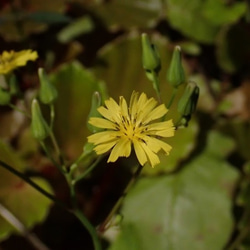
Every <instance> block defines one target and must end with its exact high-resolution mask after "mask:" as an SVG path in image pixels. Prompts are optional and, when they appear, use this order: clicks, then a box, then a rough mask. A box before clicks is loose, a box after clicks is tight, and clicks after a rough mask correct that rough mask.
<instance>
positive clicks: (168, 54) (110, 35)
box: [0, 0, 250, 250]
mask: <svg viewBox="0 0 250 250" xmlns="http://www.w3.org/2000/svg"><path fill="white" fill-rule="evenodd" d="M249 13H250V4H249V2H248V1H243V0H242V1H237V0H232V1H226V0H164V1H161V0H127V1H124V0H109V1H101V0H99V1H98V0H95V1H91V0H90V1H79V0H75V1H68V2H67V3H66V2H65V1H61V0H55V1H49V0H26V1H19V0H17V1H2V2H1V3H0V43H1V48H2V51H4V50H11V49H13V50H22V49H33V50H37V51H38V54H39V59H38V60H37V61H36V62H32V63H31V62H29V63H28V64H27V65H26V66H25V67H22V68H18V69H16V70H15V71H14V72H13V75H11V76H10V75H6V76H4V77H1V78H0V90H1V91H0V99H1V98H2V99H1V100H0V103H1V107H0V137H1V138H0V139H1V140H0V161H2V162H4V163H6V164H7V165H8V166H11V167H12V168H13V169H14V170H16V171H19V173H21V175H22V174H25V175H28V176H30V177H31V178H30V180H33V181H34V183H36V184H37V185H39V186H40V187H41V188H43V189H44V191H47V192H48V193H49V194H52V193H53V192H54V193H55V194H56V197H54V198H58V199H59V200H62V201H66V202H65V203H66V204H65V205H63V206H66V208H69V209H70V211H71V212H72V213H73V214H74V215H76V217H77V218H78V219H79V220H80V221H81V222H82V224H83V225H84V227H85V228H87V229H88V232H87V230H86V233H85V229H84V228H82V229H83V230H82V231H80V230H79V228H78V226H75V224H72V222H71V219H72V218H71V216H72V215H69V217H67V216H65V218H62V217H64V215H63V216H61V215H60V214H59V213H58V214H56V215H55V214H53V212H52V213H51V217H50V218H48V221H47V222H46V223H45V224H43V222H44V220H45V218H47V215H48V213H49V208H50V205H51V204H52V201H51V200H49V199H48V198H46V197H44V196H42V195H41V194H40V193H39V192H37V191H36V190H35V189H34V186H33V187H32V185H29V184H27V183H26V182H25V181H24V180H21V179H20V176H19V177H17V176H15V175H13V173H10V172H8V171H7V170H6V169H4V168H0V205H3V206H4V207H5V208H6V209H7V210H8V211H9V212H10V213H12V214H13V215H14V216H15V217H16V218H17V219H18V220H19V221H20V222H21V223H22V224H23V226H24V228H25V229H26V230H27V231H28V232H31V233H33V228H34V226H35V225H37V224H40V227H39V230H38V231H36V232H37V233H38V237H39V238H40V237H41V238H44V239H46V240H47V242H49V243H48V244H50V243H51V246H50V245H49V246H48V248H51V249H53V248H55V247H54V246H55V245H56V248H58V249H59V248H64V247H65V246H68V245H70V247H71V248H72V249H75V250H78V249H82V248H86V249H91V250H92V248H93V247H92V242H91V243H89V244H88V241H89V242H90V240H89V239H88V237H89V235H91V237H92V240H93V243H94V245H95V248H96V250H97V249H98V250H99V249H100V248H99V246H98V244H99V243H98V242H99V241H98V239H97V233H96V231H95V228H97V229H98V230H99V232H98V233H99V235H101V236H103V237H100V238H101V240H102V243H103V245H104V244H105V249H110V250H126V249H131V250H147V249H149V250H151V249H159V250H165V249H170V250H182V249H183V250H185V249H194V250H196V249H197V250H198V249H202V250H210V249H212V250H222V249H225V250H233V249H237V250H240V249H249V248H250V237H249V223H250V215H249V214H250V206H249V204H250V199H249V197H250V177H249V160H250V154H249V147H250V125H249V124H250V123H249V117H250V111H249V110H250V109H249V107H250V104H249V100H250V87H249V70H248V69H249V67H250V59H249V58H250V35H249V34H250V33H249V20H250V19H249V16H250V15H249ZM143 33H144V34H146V35H144V38H145V37H147V38H148V40H147V42H148V43H147V45H148V44H149V43H150V46H149V47H148V48H152V47H151V43H152V44H153V50H152V51H151V52H153V54H151V52H150V53H146V59H147V60H145V55H144V60H143V53H142V43H141V34H143ZM144 42H145V41H144ZM175 48H181V51H182V57H180V55H179V54H178V57H177V61H178V65H180V64H179V63H181V65H182V66H183V69H182V66H181V72H182V73H183V74H181V75H180V70H177V74H175V72H176V70H175V69H174V70H171V67H170V65H171V58H172V55H173V52H174V51H175ZM178 52H179V51H178ZM144 54H145V53H144ZM158 55H159V57H160V62H161V67H159V66H160V64H159V58H158ZM148 59H149V60H148ZM180 59H181V60H180ZM0 64H1V60H0ZM143 64H144V65H143ZM145 65H147V67H145ZM143 67H144V68H146V69H147V72H145V70H144V69H143ZM38 68H44V70H45V72H46V79H45V78H43V77H41V76H42V75H40V78H41V79H42V80H44V79H45V80H46V81H49V82H51V83H52V84H53V85H51V86H53V87H52V88H54V87H55V88H56V92H57V94H58V97H57V98H56V99H55V97H56V94H55V91H54V90H52V91H51V89H50V88H46V89H45V91H44V89H43V91H42V92H43V94H44V93H45V99H44V98H42V99H44V100H45V101H44V100H43V101H44V103H49V104H50V105H44V104H41V110H42V114H43V115H44V117H45V118H46V122H47V123H48V129H49V131H51V133H50V134H47V132H46V131H43V133H42V139H44V138H45V136H43V135H45V134H44V132H46V136H47V135H48V137H46V139H44V140H43V141H42V143H40V142H39V141H37V140H35V139H34V136H32V134H31V130H30V125H31V120H30V116H31V103H32V100H33V99H34V98H37V97H39V92H40V93H41V87H40V86H41V85H40V81H39V77H38V75H37V69H38ZM169 69H170V70H171V72H172V74H171V76H173V75H174V78H175V80H176V79H177V80H178V81H179V78H180V79H181V81H180V82H183V84H182V85H180V86H179V87H178V90H177V88H176V92H174V91H173V90H174V89H175V88H174V87H175V86H176V85H178V83H176V85H175V84H173V85H174V86H171V85H170V84H169V83H170V82H171V79H170V81H169V78H168V79H166V75H167V72H168V71H169ZM149 71H150V72H149ZM152 72H154V73H155V74H152ZM184 73H185V79H184ZM178 77H179V78H178ZM172 78H173V77H172ZM41 79H40V80H41ZM189 81H191V82H195V83H196V85H197V88H199V93H200V96H199V99H198V103H197V110H196V111H197V112H196V113H195V114H194V117H192V119H191V120H190V122H189V124H188V126H187V128H182V127H181V126H180V125H181V124H182V125H183V123H181V121H182V120H181V118H183V116H188V115H189V111H190V112H191V111H193V109H192V107H190V106H188V105H187V103H188V101H187V99H188V98H189V95H190V93H191V92H192V91H191V92H190V93H186V94H185V87H186V86H187V83H188V82H189ZM152 83H153V85H152ZM47 87H48V86H47ZM134 90H135V91H138V92H145V93H146V94H147V96H148V97H151V96H152V97H157V98H158V100H159V101H160V102H162V103H165V104H166V106H167V107H168V106H170V108H169V111H168V113H167V114H166V117H164V119H166V120H168V119H172V120H173V123H174V125H175V126H176V127H177V128H178V129H177V130H176V131H175V136H174V137H171V138H167V139H166V143H169V145H171V146H172V150H171V151H170V154H169V155H167V156H166V155H163V154H160V155H159V157H160V161H161V162H160V164H159V165H157V166H156V167H155V168H151V167H150V166H149V165H145V166H144V167H143V169H142V170H141V175H140V178H139V180H138V182H137V183H135V186H133V185H132V184H134V181H135V179H136V178H135V176H136V177H138V175H139V174H138V173H137V172H136V174H133V173H134V172H133V171H134V170H135V169H136V166H137V164H138V162H137V161H136V159H135V157H134V156H133V153H132V157H130V158H129V159H127V158H124V159H121V160H119V161H117V162H115V163H112V164H110V163H107V155H103V156H101V157H98V156H97V155H96V153H95V151H94V150H93V144H90V143H87V136H89V135H90V134H91V133H92V132H93V133H95V132H97V131H95V130H94V129H93V127H92V126H90V125H89V124H87V121H88V119H89V117H90V116H100V114H99V113H98V112H97V111H96V108H97V107H99V106H100V105H103V104H104V101H105V100H106V99H107V98H109V96H110V97H112V98H114V99H115V100H116V101H118V100H119V96H124V98H125V99H126V100H128V99H129V97H130V96H131V93H132V92H133V91H134ZM155 90H156V91H155ZM156 92H157V93H156ZM97 93H98V94H97ZM172 97H173V102H172V100H171V102H170V99H171V98H172ZM54 99H55V100H54ZM180 99H181V100H182V101H181V104H179V111H180V113H179V112H177V111H178V101H179V100H180ZM169 104H171V105H169ZM189 104H190V103H189ZM195 104H196V103H195ZM11 108H14V109H16V110H12V109H11ZM189 108H191V109H190V110H189ZM39 131H40V130H39ZM56 167H57V168H56ZM138 169H139V168H138ZM139 172H140V171H139ZM137 174H138V175H137ZM34 176H35V177H34ZM131 176H132V182H130V178H131ZM43 177H45V178H43ZM46 178H47V179H48V180H49V181H48V180H46ZM133 178H134V179H133ZM126 183H129V185H128V187H130V188H131V189H129V188H126ZM131 183H132V184H131ZM50 184H52V186H53V189H52V188H51V186H50ZM52 190H53V191H52ZM124 190H125V191H124ZM127 191H128V195H127V196H126V193H127ZM123 192H125V195H124V196H123V195H122V194H123ZM47 197H49V196H47ZM72 197H73V198H72ZM119 197H120V198H121V199H119ZM124 197H125V199H124V200H123V198H124ZM50 198H51V199H52V200H54V198H53V196H52V197H50ZM74 198H75V200H74ZM117 199H118V203H116V201H117ZM54 201H55V203H57V202H58V201H57V200H54ZM71 201H72V203H71V204H70V205H69V206H68V204H69V203H70V202H71ZM115 204H116V206H115V209H114V210H111V209H112V207H114V205H115ZM117 204H118V205H117ZM77 205H79V207H77ZM53 206H56V205H53ZM78 208H79V210H80V212H79V210H78ZM119 209H120V210H119ZM110 211H111V215H112V216H111V217H114V218H115V216H114V215H115V212H117V211H119V212H120V217H122V218H123V220H122V222H121V221H116V222H115V223H114V224H115V226H112V222H113V221H111V224H109V222H110V220H108V221H105V218H106V219H107V218H108V219H110V218H111V217H109V216H108V214H109V212H110ZM114 211H115V212H114ZM85 214H86V218H85V216H84V215H85ZM88 219H90V220H91V221H92V222H94V223H93V224H94V225H91V223H89V221H88ZM57 220H59V221H60V223H62V224H63V225H61V224H60V223H59V224H60V225H59V227H60V230H54V227H53V223H54V221H56V222H58V221H57ZM47 223H48V224H47ZM51 223H52V227H51ZM88 223H89V224H88ZM95 223H96V224H95ZM97 224H99V225H97ZM109 226H110V228H108V227H109ZM68 228H70V235H69V233H68V231H67V229H68ZM40 230H41V231H40ZM112 230H113V231H112ZM115 230H116V231H115ZM60 231H62V232H66V233H63V234H62V233H60ZM117 231H118V232H119V234H117ZM16 233H19V234H21V235H22V232H20V230H17V228H15V227H14V226H13V223H12V224H11V223H9V222H7V220H6V218H4V213H3V210H1V206H0V241H4V243H3V246H2V243H0V248H4V249H5V248H6V249H7V248H8V249H10V250H11V246H9V245H8V244H9V242H10V245H11V242H12V241H13V238H12V237H11V235H12V234H16ZM65 234H67V235H66V236H67V237H65ZM22 236H23V237H26V236H25V235H22ZM69 236H70V237H69ZM71 236H72V237H73V239H71ZM105 237H106V240H107V241H105V242H104V240H103V238H105ZM8 239H9V240H8ZM68 239H69V241H71V242H70V243H68V242H66V241H67V240H68ZM60 242H62V243H60ZM65 242H66V243H65ZM77 242H80V243H79V245H77ZM5 244H6V246H5ZM60 244H61V245H60ZM90 244H91V245H90Z"/></svg>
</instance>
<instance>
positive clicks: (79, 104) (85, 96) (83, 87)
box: [51, 62, 98, 157]
mask: <svg viewBox="0 0 250 250" xmlns="http://www.w3.org/2000/svg"><path fill="white" fill-rule="evenodd" d="M51 80H52V83H54V84H55V86H56V87H57V90H58V93H59V95H58V98H57V100H56V102H55V126H54V131H55V134H56V138H57V139H58V142H59V144H60V146H61V148H62V149H63V151H64V152H65V153H66V154H67V155H68V156H69V157H76V156H78V155H79V154H80V153H81V152H82V148H83V145H84V143H85V142H86V137H87V135H89V132H88V130H87V126H86V123H87V117H88V113H89V111H90V106H91V98H92V94H93V92H94V91H97V90H98V81H97V80H96V79H95V78H94V76H93V75H92V74H91V73H90V71H88V70H86V69H84V68H83V66H82V65H81V64H80V63H78V62H73V63H69V64H65V65H63V66H62V67H61V68H60V69H59V70H58V71H57V72H55V73H53V74H52V75H51Z"/></svg>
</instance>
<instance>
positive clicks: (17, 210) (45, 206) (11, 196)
mask: <svg viewBox="0 0 250 250" xmlns="http://www.w3.org/2000/svg"><path fill="white" fill-rule="evenodd" d="M0 160H1V161H3V162H5V163H8V164H9V165H10V166H14V167H15V169H17V170H19V171H22V172H23V171H24V170H25V168H26V166H25V162H24V161H22V159H20V158H19V157H18V156H17V155H16V154H15V152H14V151H13V150H12V149H11V148H10V147H8V146H6V145H5V144H3V143H2V142H0ZM0 175H1V184H0V203H1V204H2V205H4V206H5V207H6V208H7V209H8V210H9V211H10V212H11V213H12V214H13V215H14V216H15V217H16V218H17V219H18V220H19V221H20V222H21V223H22V224H23V225H24V226H25V227H26V228H27V229H31V228H32V227H33V226H34V225H35V224H37V223H39V222H42V221H44V219H45V218H46V217H47V215H48V212H49V208H50V204H51V201H50V200H49V199H48V198H46V197H44V196H43V195H42V194H41V193H39V192H38V191H37V190H35V189H34V188H33V187H31V186H30V185H29V184H27V183H26V182H25V181H23V180H21V179H20V178H19V177H16V176H15V175H13V174H12V173H9V172H8V171H7V170H5V169H3V168H0ZM33 181H34V182H35V183H37V184H38V185H39V186H40V187H42V188H44V189H45V190H47V191H48V192H50V193H52V192H53V191H52V189H51V186H50V185H49V184H48V182H47V181H45V180H43V179H41V178H38V177H35V178H33ZM14 232H15V233H17V229H16V228H15V227H14V226H13V225H12V224H10V223H9V222H7V221H6V219H5V218H3V217H2V210H1V209H0V240H3V239H6V238H7V237H9V236H10V235H11V234H13V233H14ZM19 233H20V232H19Z"/></svg>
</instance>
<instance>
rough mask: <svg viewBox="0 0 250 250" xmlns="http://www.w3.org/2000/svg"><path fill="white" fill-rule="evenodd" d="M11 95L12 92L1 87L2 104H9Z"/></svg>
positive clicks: (0, 98) (0, 101)
mask: <svg viewBox="0 0 250 250" xmlns="http://www.w3.org/2000/svg"><path fill="white" fill-rule="evenodd" d="M10 99H11V95H10V93H9V92H8V91H7V90H5V89H2V88H1V87H0V105H3V106H4V105H7V104H9V103H10Z"/></svg>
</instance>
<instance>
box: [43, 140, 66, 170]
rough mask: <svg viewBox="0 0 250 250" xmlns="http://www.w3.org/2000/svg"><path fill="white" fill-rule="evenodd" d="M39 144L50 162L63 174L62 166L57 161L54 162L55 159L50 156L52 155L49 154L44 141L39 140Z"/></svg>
mask: <svg viewBox="0 0 250 250" xmlns="http://www.w3.org/2000/svg"><path fill="white" fill-rule="evenodd" d="M40 144H41V146H42V148H43V150H44V152H45V153H46V155H47V156H48V158H49V159H50V160H51V162H52V163H53V164H54V165H55V166H56V167H57V169H58V170H59V171H60V172H61V173H62V174H64V170H63V168H62V167H61V165H60V164H58V163H57V162H56V160H55V159H54V158H53V157H52V155H51V154H50V152H49V150H48V149H47V147H46V145H45V143H44V142H40Z"/></svg>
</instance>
